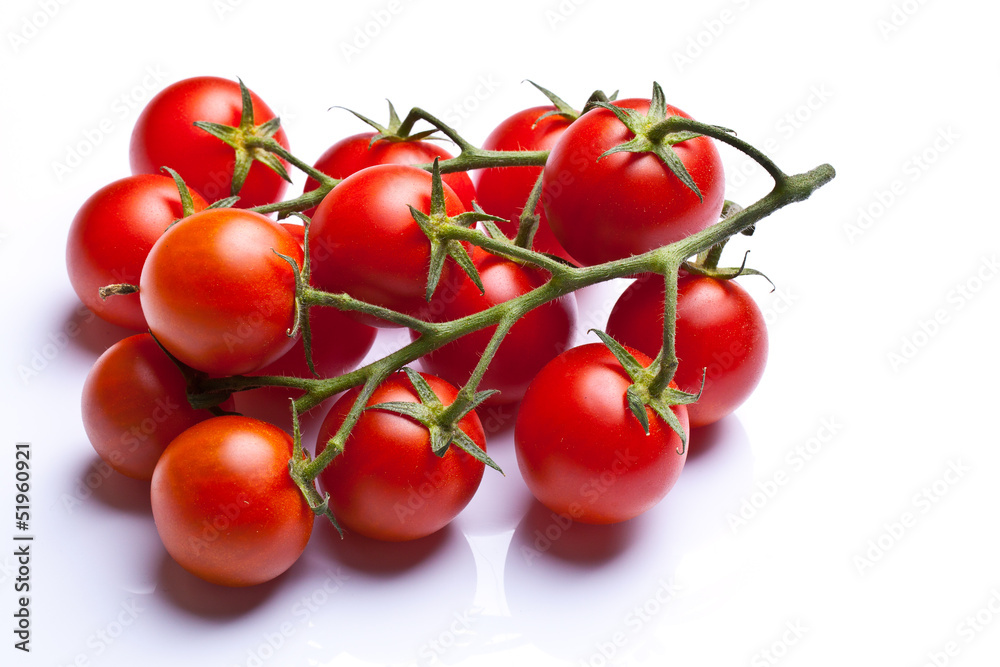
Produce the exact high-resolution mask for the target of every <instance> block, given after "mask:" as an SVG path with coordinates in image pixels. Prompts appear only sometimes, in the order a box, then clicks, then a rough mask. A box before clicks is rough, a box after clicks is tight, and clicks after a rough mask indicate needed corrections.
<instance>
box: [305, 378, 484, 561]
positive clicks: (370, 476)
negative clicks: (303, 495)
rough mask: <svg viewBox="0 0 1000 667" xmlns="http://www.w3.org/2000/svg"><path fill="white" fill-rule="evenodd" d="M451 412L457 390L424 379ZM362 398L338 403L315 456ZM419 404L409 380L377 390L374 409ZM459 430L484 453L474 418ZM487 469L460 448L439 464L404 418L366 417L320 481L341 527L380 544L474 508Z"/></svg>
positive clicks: (426, 440) (391, 381)
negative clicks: (471, 504) (470, 506)
mask: <svg viewBox="0 0 1000 667" xmlns="http://www.w3.org/2000/svg"><path fill="white" fill-rule="evenodd" d="M421 375H422V376H423V378H424V379H425V380H427V383H428V384H429V385H430V387H431V389H432V390H433V391H434V393H435V394H436V395H437V397H438V398H439V399H441V402H442V403H444V404H445V405H449V404H451V403H452V402H453V401H454V400H455V396H457V395H458V390H457V389H455V387H453V386H452V385H450V384H448V383H447V382H445V381H444V380H442V379H440V378H437V377H434V376H433V375H425V374H423V373H421ZM359 393H360V389H358V388H355V389H352V390H351V391H349V392H347V393H346V394H344V395H343V396H342V397H341V398H340V400H338V401H337V402H336V403H335V404H334V406H333V408H332V409H331V410H330V413H329V414H328V415H327V417H326V419H325V420H324V421H323V425H322V426H321V427H320V432H319V438H318V440H317V445H316V455H317V456H319V454H320V453H321V452H322V451H323V450H324V449H326V443H327V442H328V441H329V440H330V438H331V437H333V435H334V434H335V433H336V432H337V429H338V428H339V427H340V425H341V424H343V423H344V419H345V417H346V416H347V413H348V412H349V411H350V409H351V406H352V405H353V404H354V401H355V399H356V398H357V396H358V394H359ZM389 401H401V402H407V403H416V402H418V398H417V394H416V391H415V390H414V389H413V385H412V384H411V383H410V379H409V378H408V377H407V376H406V374H405V373H401V372H400V373H395V374H393V375H391V376H390V377H389V378H388V379H387V380H386V381H385V382H383V383H382V384H381V385H379V387H378V388H377V389H376V390H375V393H374V394H373V395H372V397H371V399H370V400H369V401H368V405H375V404H377V403H386V402H389ZM459 427H460V428H461V429H462V431H464V432H465V434H466V435H468V436H469V437H470V438H472V440H473V442H475V443H476V444H477V445H478V446H479V447H480V448H481V449H483V451H485V450H486V435H485V434H484V433H483V426H482V424H481V423H480V421H479V417H478V416H476V413H475V411H473V412H470V413H469V414H467V415H466V416H465V417H464V418H462V419H461V420H460V421H459ZM483 469H484V465H483V463H482V462H481V461H478V460H476V459H475V458H473V457H472V456H471V455H470V454H468V453H466V452H464V451H462V450H461V449H458V448H457V447H455V446H454V445H452V446H451V447H449V448H448V451H447V452H445V455H444V456H442V457H438V456H437V455H435V454H434V452H432V451H431V446H430V435H429V433H428V431H427V427H425V426H423V425H422V424H420V423H418V422H416V421H414V420H412V419H410V418H409V417H404V416H402V415H400V414H396V413H393V412H388V411H383V410H367V411H365V412H364V413H363V414H362V415H361V418H360V419H359V420H358V422H357V424H355V426H354V428H353V429H352V431H351V435H350V437H349V438H348V439H347V443H346V445H345V447H344V451H343V452H342V453H341V454H339V455H338V456H337V457H335V458H334V459H333V461H332V462H331V463H330V465H328V466H327V467H326V468H325V469H324V470H323V472H322V473H320V476H319V482H320V488H321V490H323V491H325V492H326V493H329V494H330V508H331V509H332V510H333V514H334V516H336V517H337V520H338V521H339V522H340V524H341V525H342V526H343V527H344V528H345V529H347V530H349V531H354V532H356V533H360V534H361V535H365V536H367V537H372V538H375V539H379V540H386V541H392V542H398V541H403V540H413V539H417V538H420V537H425V536H427V535H430V534H431V533H434V532H436V531H438V530H440V529H441V528H443V527H444V526H446V525H447V524H448V523H449V522H450V521H451V520H452V519H454V518H455V517H456V516H457V515H458V513H459V512H461V511H462V509H463V508H464V507H465V506H466V505H467V504H468V503H469V501H470V500H471V499H472V496H473V495H474V494H475V492H476V489H478V488H479V482H480V481H481V480H482V477H483Z"/></svg>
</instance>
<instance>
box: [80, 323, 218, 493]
mask: <svg viewBox="0 0 1000 667" xmlns="http://www.w3.org/2000/svg"><path fill="white" fill-rule="evenodd" d="M186 389H187V384H186V382H185V381H184V376H183V375H182V374H181V372H180V370H179V369H178V368H177V366H176V365H175V364H174V362H172V361H171V360H170V358H169V357H168V356H167V355H166V354H165V353H164V352H163V350H161V349H160V346H159V345H157V344H156V341H155V340H153V337H152V336H151V335H149V334H148V333H145V334H136V335H134V336H129V337H128V338H125V339H123V340H120V341H118V342H117V343H115V344H114V345H112V346H111V347H109V348H108V349H107V350H105V352H104V353H103V354H102V355H101V356H100V357H99V358H98V359H97V361H96V362H95V363H94V366H93V368H91V369H90V373H88V374H87V379H86V381H85V382H84V384H83V400H82V407H83V409H82V414H83V426H84V429H85V430H86V432H87V437H88V438H89V439H90V443H91V445H93V447H94V450H95V451H96V452H97V453H98V454H99V455H100V457H101V458H102V459H103V460H104V461H105V462H106V463H107V464H108V465H110V466H111V467H112V468H114V469H115V470H117V471H118V472H120V473H122V474H123V475H127V476H128V477H132V478H135V479H142V480H149V479H151V478H152V477H153V469H154V468H155V467H156V462H157V461H158V460H159V458H160V455H161V454H162V453H163V450H164V449H166V447H167V445H169V444H170V441H171V440H173V439H174V438H175V437H176V436H178V435H180V434H181V432H183V431H184V430H186V429H187V428H188V427H190V426H193V425H194V424H197V423H198V422H201V421H204V420H206V419H210V418H211V417H212V413H211V412H209V411H208V410H195V409H194V408H192V407H191V404H190V403H188V399H187V393H186ZM232 407H233V402H232V400H231V399H230V400H228V401H226V402H225V403H223V404H222V408H223V409H226V410H232Z"/></svg>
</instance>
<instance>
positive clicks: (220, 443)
mask: <svg viewBox="0 0 1000 667" xmlns="http://www.w3.org/2000/svg"><path fill="white" fill-rule="evenodd" d="M291 458H292V438H291V436H289V435H288V434H287V433H285V432H284V431H282V430H281V429H279V428H277V427H276V426H272V425H270V424H267V423H266V422H262V421H258V420H256V419H250V418H248V417H240V416H224V417H215V418H213V419H209V420H207V421H204V422H201V423H199V424H196V425H194V426H192V427H191V428H189V429H187V430H186V431H184V432H183V433H181V434H180V435H179V436H177V437H176V438H175V439H174V440H173V441H172V442H171V443H170V444H169V445H168V446H167V449H166V451H164V452H163V456H161V457H160V462H159V463H157V465H156V470H155V471H154V473H153V480H152V483H151V485H150V498H151V501H152V507H153V520H154V521H155V522H156V530H157V532H158V533H159V534H160V539H161V540H162V541H163V545H164V547H166V549H167V552H168V553H169V554H170V556H171V557H172V558H173V559H174V560H175V561H177V563H178V564H179V565H180V566H181V567H183V568H184V569H185V570H187V571H188V572H190V573H192V574H194V575H195V576H197V577H200V578H201V579H204V580H206V581H209V582H212V583H214V584H220V585H222V586H253V585H256V584H261V583H264V582H265V581H270V580H271V579H274V578H275V577H277V576H278V575H280V574H282V573H283V572H285V571H286V570H287V569H288V568H289V567H291V566H292V565H293V564H294V563H295V561H296V560H298V558H299V556H301V555H302V552H303V550H304V549H305V547H306V544H307V543H308V541H309V536H310V534H311V533H312V527H313V518H314V514H313V512H312V510H311V509H310V508H309V505H308V504H307V503H306V501H305V499H304V498H303V496H302V493H301V492H300V491H299V488H298V487H297V486H296V485H295V483H294V482H292V480H291V477H290V476H289V474H288V461H289V460H290V459H291Z"/></svg>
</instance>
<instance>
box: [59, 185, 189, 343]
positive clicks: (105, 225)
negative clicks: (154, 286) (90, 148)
mask: <svg viewBox="0 0 1000 667" xmlns="http://www.w3.org/2000/svg"><path fill="white" fill-rule="evenodd" d="M190 192H191V202H192V204H193V206H194V210H195V211H200V210H202V209H203V208H205V207H206V206H208V202H206V201H205V200H204V199H203V198H202V196H201V195H200V194H198V193H197V192H195V191H193V190H191V191H190ZM183 215H184V211H183V207H182V205H181V198H180V193H179V192H178V191H177V185H176V184H175V183H174V180H173V179H172V178H170V177H169V176H164V175H162V174H141V175H138V176H128V177H126V178H123V179H120V180H117V181H115V182H114V183H110V184H108V185H105V186H104V187H103V188H101V189H100V190H98V191H97V192H95V193H94V194H93V195H91V196H90V198H89V199H87V201H86V202H84V204H83V206H81V207H80V210H79V211H78V212H77V214H76V217H74V218H73V224H72V225H71V226H70V229H69V238H68V240H67V243H66V268H67V270H68V272H69V280H70V282H71V283H72V284H73V289H74V290H75V291H76V294H77V296H78V297H80V301H82V302H83V304H84V305H85V306H87V308H89V309H90V310H91V311H92V312H94V313H95V314H96V315H97V316H99V317H100V318H102V319H104V320H107V321H108V322H111V323H112V324H117V325H118V326H122V327H126V328H128V329H135V330H136V331H145V330H146V318H145V317H144V316H143V314H142V307H141V306H140V304H139V295H138V294H122V295H118V296H114V297H112V298H109V299H106V300H102V299H101V297H100V296H99V295H98V290H99V289H100V288H102V287H105V286H107V285H112V284H118V283H131V284H135V283H137V282H139V274H140V273H141V272H142V265H143V264H144V263H145V261H146V256H147V255H149V250H150V248H152V247H153V243H155V242H156V239H158V238H160V236H161V235H162V234H163V232H164V231H165V230H166V229H167V227H168V226H170V223H172V222H173V221H174V220H177V219H178V218H180V217H182V216H183Z"/></svg>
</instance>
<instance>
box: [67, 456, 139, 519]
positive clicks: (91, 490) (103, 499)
mask: <svg viewBox="0 0 1000 667" xmlns="http://www.w3.org/2000/svg"><path fill="white" fill-rule="evenodd" d="M73 496H74V497H75V498H76V499H78V500H81V501H82V500H84V499H86V498H93V499H95V500H97V501H98V502H100V503H102V504H103V505H106V506H107V507H110V508H113V509H115V510H118V511H120V512H130V513H132V514H146V515H151V514H152V508H151V504H150V500H149V482H148V481H144V480H139V479H132V478H131V477H127V476H125V475H123V474H121V473H120V472H116V471H115V470H113V469H112V468H111V466H109V465H108V464H107V463H105V462H104V461H103V460H102V459H101V458H100V457H99V456H97V455H96V454H95V455H94V457H93V458H92V459H91V461H90V463H89V464H88V465H87V466H86V467H85V468H83V469H82V470H81V472H80V474H79V481H78V483H77V485H76V488H75V489H74V493H73Z"/></svg>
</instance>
